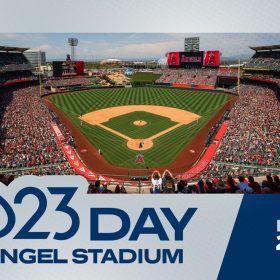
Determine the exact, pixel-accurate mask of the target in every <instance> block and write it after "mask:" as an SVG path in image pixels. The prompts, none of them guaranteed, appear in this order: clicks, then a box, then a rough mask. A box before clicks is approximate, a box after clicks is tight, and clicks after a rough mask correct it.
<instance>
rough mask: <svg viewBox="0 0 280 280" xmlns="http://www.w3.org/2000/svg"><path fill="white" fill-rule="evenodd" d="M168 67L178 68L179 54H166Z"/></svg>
mask: <svg viewBox="0 0 280 280" xmlns="http://www.w3.org/2000/svg"><path fill="white" fill-rule="evenodd" d="M167 64H168V66H177V67H179V66H180V52H169V53H168V54H167Z"/></svg>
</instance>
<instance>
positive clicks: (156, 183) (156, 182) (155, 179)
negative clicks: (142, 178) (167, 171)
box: [152, 170, 162, 193]
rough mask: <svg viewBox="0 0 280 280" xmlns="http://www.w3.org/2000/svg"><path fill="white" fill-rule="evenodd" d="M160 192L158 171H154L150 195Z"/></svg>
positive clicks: (160, 180) (160, 183)
mask: <svg viewBox="0 0 280 280" xmlns="http://www.w3.org/2000/svg"><path fill="white" fill-rule="evenodd" d="M161 191H162V178H161V175H160V173H159V171H157V170H155V171H154V172H153V174H152V193H160V192H161Z"/></svg>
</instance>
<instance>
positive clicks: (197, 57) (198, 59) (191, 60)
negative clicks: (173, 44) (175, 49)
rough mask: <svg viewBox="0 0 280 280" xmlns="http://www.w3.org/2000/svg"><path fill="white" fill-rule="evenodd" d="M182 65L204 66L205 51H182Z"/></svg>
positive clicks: (183, 66)
mask: <svg viewBox="0 0 280 280" xmlns="http://www.w3.org/2000/svg"><path fill="white" fill-rule="evenodd" d="M180 66H181V67H182V68H190V67H196V68H200V67H202V66H203V52H181V53H180Z"/></svg>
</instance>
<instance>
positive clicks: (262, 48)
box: [249, 45, 280, 52]
mask: <svg viewBox="0 0 280 280" xmlns="http://www.w3.org/2000/svg"><path fill="white" fill-rule="evenodd" d="M249 48H250V49H252V50H253V51H256V52H257V51H273V50H280V45H271V46H260V47H249Z"/></svg>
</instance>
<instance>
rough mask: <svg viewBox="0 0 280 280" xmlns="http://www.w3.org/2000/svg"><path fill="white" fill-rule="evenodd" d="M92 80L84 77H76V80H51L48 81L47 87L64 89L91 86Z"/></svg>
mask: <svg viewBox="0 0 280 280" xmlns="http://www.w3.org/2000/svg"><path fill="white" fill-rule="evenodd" d="M91 84H92V80H91V79H89V78H83V77H74V78H51V79H48V80H46V82H45V86H46V87H62V86H65V87H67V86H74V85H83V86H87V85H91Z"/></svg>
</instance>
